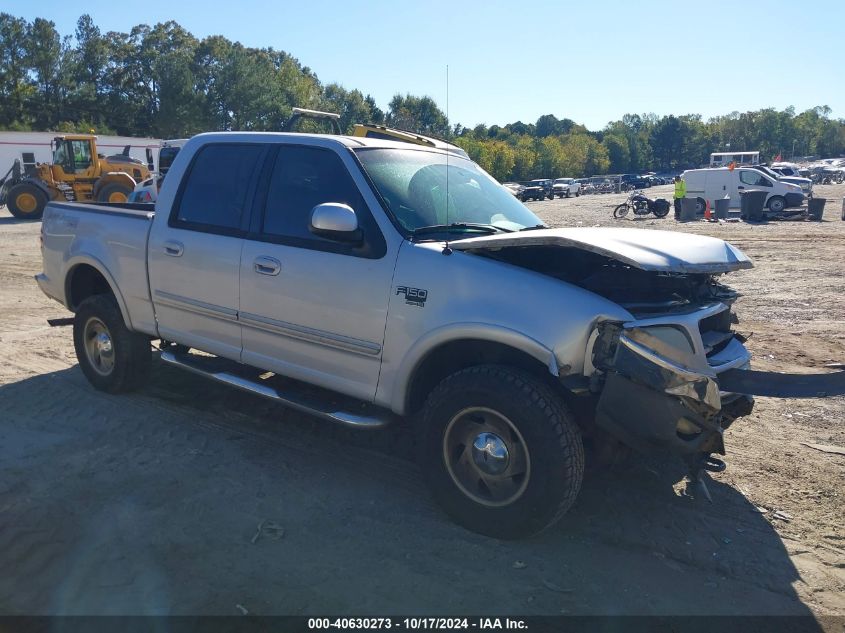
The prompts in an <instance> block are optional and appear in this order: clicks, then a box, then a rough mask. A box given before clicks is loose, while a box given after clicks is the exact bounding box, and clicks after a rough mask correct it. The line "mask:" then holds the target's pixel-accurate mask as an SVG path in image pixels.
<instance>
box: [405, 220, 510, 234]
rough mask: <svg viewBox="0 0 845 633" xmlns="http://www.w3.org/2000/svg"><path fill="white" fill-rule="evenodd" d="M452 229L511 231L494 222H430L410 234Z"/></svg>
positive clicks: (442, 231) (444, 231)
mask: <svg viewBox="0 0 845 633" xmlns="http://www.w3.org/2000/svg"><path fill="white" fill-rule="evenodd" d="M453 231H461V232H463V231H479V232H481V233H488V234H492V233H513V230H512V229H506V228H504V227H501V226H496V225H495V224H475V223H472V222H452V223H451V224H432V225H430V226H421V227H419V228H418V229H414V230H413V231H412V232H411V235H414V236H417V235H429V234H431V233H451V232H453Z"/></svg>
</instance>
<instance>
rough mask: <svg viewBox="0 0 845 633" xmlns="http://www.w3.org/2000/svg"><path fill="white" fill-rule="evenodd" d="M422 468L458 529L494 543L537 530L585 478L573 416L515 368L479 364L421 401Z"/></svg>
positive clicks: (566, 505) (568, 502) (564, 505)
mask: <svg viewBox="0 0 845 633" xmlns="http://www.w3.org/2000/svg"><path fill="white" fill-rule="evenodd" d="M421 432H422V437H421V442H420V448H421V454H420V457H421V460H422V461H421V465H422V470H423V473H424V475H425V478H426V481H427V483H428V485H429V487H430V489H431V491H432V494H433V495H434V498H435V499H436V500H437V502H438V503H439V504H440V505H441V507H443V509H444V510H445V511H446V512H447V513H448V514H449V515H450V516H451V517H452V519H454V520H455V521H456V522H457V523H459V524H460V525H462V526H463V527H465V528H467V529H469V530H472V531H474V532H479V533H481V534H486V535H487V536H492V537H495V538H504V539H512V538H520V537H525V536H530V535H532V534H536V533H538V532H541V531H542V530H544V529H546V528H548V527H549V526H551V525H553V524H554V523H555V522H557V521H558V520H559V519H560V518H561V517H562V516H563V515H564V514H565V513H566V511H567V510H568V509H569V507H570V506H571V505H572V503H573V502H574V501H575V498H576V497H577V496H578V491H579V490H580V488H581V480H582V478H583V474H584V447H583V443H582V440H581V435H580V432H579V430H578V427H577V426H576V425H575V422H574V419H573V416H572V414H571V413H570V412H569V411H568V410H567V409H566V407H565V406H564V404H563V402H562V401H561V400H560V398H559V397H557V396H556V395H555V394H554V393H553V392H552V390H551V389H550V388H549V387H547V386H546V385H544V384H543V383H541V382H539V381H537V380H535V379H534V378H533V377H531V376H530V375H528V374H526V373H523V372H522V371H519V370H516V369H513V368H510V367H504V366H499V365H480V366H476V367H470V368H468V369H464V370H462V371H459V372H457V373H455V374H452V375H451V376H449V377H448V378H446V379H445V380H443V382H441V383H440V384H439V385H438V386H437V388H435V390H434V391H433V392H432V393H431V395H430V396H429V397H428V399H427V401H426V403H425V406H424V409H423V415H422V425H421Z"/></svg>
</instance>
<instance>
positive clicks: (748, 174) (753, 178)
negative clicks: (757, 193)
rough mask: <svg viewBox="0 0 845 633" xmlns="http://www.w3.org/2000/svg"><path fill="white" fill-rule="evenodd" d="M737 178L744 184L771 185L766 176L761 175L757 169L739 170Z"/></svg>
mask: <svg viewBox="0 0 845 633" xmlns="http://www.w3.org/2000/svg"><path fill="white" fill-rule="evenodd" d="M739 179H740V181H741V182H742V183H744V184H746V185H750V186H752V187H771V186H772V183H771V182H769V180H768V178H766V177H765V176H763V174H761V173H760V172H758V171H751V170H748V171H741V172H740V174H739Z"/></svg>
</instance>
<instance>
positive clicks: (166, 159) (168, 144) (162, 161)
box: [129, 138, 188, 202]
mask: <svg viewBox="0 0 845 633" xmlns="http://www.w3.org/2000/svg"><path fill="white" fill-rule="evenodd" d="M187 142H188V139H185V138H179V139H171V140H167V141H162V142H161V145H160V146H159V148H158V161H157V162H158V173H156V174H153V176H152V177H151V178H148V179H147V180H144V181H142V182H139V183H138V184H137V185H135V189H134V190H133V191H132V193H131V194H129V202H155V201H156V199H157V198H158V191H159V189H161V183H162V182H163V181H164V177H165V176H166V175H167V172H168V171H169V170H170V166H171V165H172V164H173V161H174V160H176V156H177V155H178V154H179V150H180V149H182V147H183V146H184V145H185V143H187ZM147 152H148V153H149V154H150V155H148V157H147V162H149V163H151V164H155V162H156V161H154V159H153V157H152V155H151V154H152V150H150V149H148V150H147Z"/></svg>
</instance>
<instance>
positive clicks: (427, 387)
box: [405, 339, 559, 414]
mask: <svg viewBox="0 0 845 633" xmlns="http://www.w3.org/2000/svg"><path fill="white" fill-rule="evenodd" d="M488 364H495V365H509V366H511V367H518V368H519V369H522V370H524V371H527V372H529V373H530V374H532V375H534V376H536V377H537V378H539V379H540V380H542V381H544V382H547V383H549V384H554V383H555V381H554V377H553V376H552V375H551V373H549V368H548V367H547V366H546V365H544V364H543V363H542V362H540V361H539V360H537V359H536V358H534V357H533V356H531V355H530V354H527V353H525V352H523V351H520V350H518V349H515V348H513V347H510V346H508V345H504V344H502V343H496V342H493V341H485V340H476V339H469V340H466V339H465V340H459V341H451V342H449V343H444V344H443V345H441V346H440V347H437V348H436V349H434V350H432V351H431V352H429V353H428V355H427V356H426V357H425V358H424V359H423V360H422V362H421V363H420V364H419V365H417V368H416V369H415V370H414V372H413V374H412V376H411V383H410V386H409V387H408V392H407V395H406V408H405V410H406V412H407V413H408V414H413V413H415V412H416V411H418V410H419V409H420V408H421V407H422V405H423V403H424V402H425V399H426V397H427V396H428V394H429V393H430V392H431V391H432V390H433V389H434V388H435V387H436V386H437V385H438V384H439V383H440V381H441V380H443V379H444V378H446V376H449V375H451V374H454V373H455V372H457V371H460V370H461V369H466V368H467V367H472V366H474V365H488ZM555 386H559V385H556V384H555Z"/></svg>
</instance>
